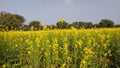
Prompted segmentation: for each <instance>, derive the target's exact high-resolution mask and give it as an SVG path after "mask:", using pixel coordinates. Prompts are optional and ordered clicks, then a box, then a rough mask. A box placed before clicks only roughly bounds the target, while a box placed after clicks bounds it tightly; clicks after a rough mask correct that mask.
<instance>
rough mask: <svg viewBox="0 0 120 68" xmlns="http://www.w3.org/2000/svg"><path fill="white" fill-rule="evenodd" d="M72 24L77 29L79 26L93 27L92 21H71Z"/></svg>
mask: <svg viewBox="0 0 120 68" xmlns="http://www.w3.org/2000/svg"><path fill="white" fill-rule="evenodd" d="M72 25H73V26H74V27H75V28H77V29H80V28H92V27H93V24H92V22H82V21H80V22H73V23H72Z"/></svg>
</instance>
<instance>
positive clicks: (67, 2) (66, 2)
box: [64, 0, 72, 4]
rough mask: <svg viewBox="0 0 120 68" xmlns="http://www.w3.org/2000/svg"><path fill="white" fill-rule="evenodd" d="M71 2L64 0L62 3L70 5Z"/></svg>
mask: <svg viewBox="0 0 120 68" xmlns="http://www.w3.org/2000/svg"><path fill="white" fill-rule="evenodd" d="M71 2H72V0H64V3H65V4H69V3H71Z"/></svg>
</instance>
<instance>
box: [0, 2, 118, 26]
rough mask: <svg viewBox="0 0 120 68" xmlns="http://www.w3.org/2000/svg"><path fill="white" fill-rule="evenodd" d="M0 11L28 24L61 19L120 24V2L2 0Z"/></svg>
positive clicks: (53, 21)
mask: <svg viewBox="0 0 120 68" xmlns="http://www.w3.org/2000/svg"><path fill="white" fill-rule="evenodd" d="M0 11H6V12H10V13H13V14H19V15H22V16H24V17H25V19H26V21H25V23H26V24H28V23H29V22H30V21H33V20H38V21H42V22H43V25H46V24H56V22H57V21H59V19H60V18H64V20H65V21H67V22H69V23H72V22H74V21H87V22H93V23H98V22H100V20H101V19H110V20H113V21H114V22H115V23H116V24H120V0H0Z"/></svg>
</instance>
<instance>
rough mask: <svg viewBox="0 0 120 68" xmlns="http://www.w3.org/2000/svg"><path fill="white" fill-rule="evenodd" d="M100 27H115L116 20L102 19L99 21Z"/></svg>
mask: <svg viewBox="0 0 120 68" xmlns="http://www.w3.org/2000/svg"><path fill="white" fill-rule="evenodd" d="M99 26H100V27H114V22H113V21H112V20H108V19H102V20H101V21H100V23H99Z"/></svg>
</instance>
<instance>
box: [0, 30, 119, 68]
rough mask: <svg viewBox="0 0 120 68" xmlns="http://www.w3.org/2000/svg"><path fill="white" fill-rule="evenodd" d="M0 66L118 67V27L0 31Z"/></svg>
mask: <svg viewBox="0 0 120 68" xmlns="http://www.w3.org/2000/svg"><path fill="white" fill-rule="evenodd" d="M0 68H120V28H100V29H80V30H77V29H67V30H41V31H4V32H0Z"/></svg>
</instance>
